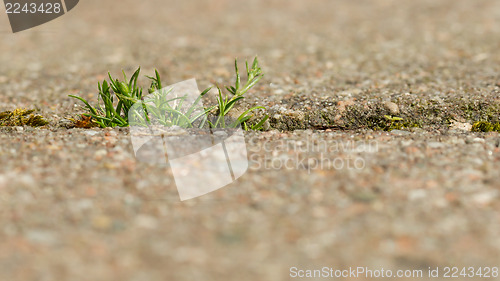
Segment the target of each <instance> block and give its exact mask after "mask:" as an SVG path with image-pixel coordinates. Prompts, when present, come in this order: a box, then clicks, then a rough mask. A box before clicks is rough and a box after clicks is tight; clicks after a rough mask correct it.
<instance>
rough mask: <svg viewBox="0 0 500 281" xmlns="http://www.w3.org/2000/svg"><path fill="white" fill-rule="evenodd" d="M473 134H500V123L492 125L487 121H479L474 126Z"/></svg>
mask: <svg viewBox="0 0 500 281" xmlns="http://www.w3.org/2000/svg"><path fill="white" fill-rule="evenodd" d="M471 131H472V132H493V131H495V132H500V123H498V122H496V123H491V122H487V121H479V122H476V123H474V125H472V129H471Z"/></svg>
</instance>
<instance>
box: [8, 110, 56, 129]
mask: <svg viewBox="0 0 500 281" xmlns="http://www.w3.org/2000/svg"><path fill="white" fill-rule="evenodd" d="M34 111H35V110H34V109H23V108H18V109H15V110H14V111H4V112H1V113H0V126H25V125H27V126H31V127H40V126H44V125H47V124H48V123H49V122H48V121H46V120H45V119H44V118H43V117H42V116H40V115H36V114H33V112H34Z"/></svg>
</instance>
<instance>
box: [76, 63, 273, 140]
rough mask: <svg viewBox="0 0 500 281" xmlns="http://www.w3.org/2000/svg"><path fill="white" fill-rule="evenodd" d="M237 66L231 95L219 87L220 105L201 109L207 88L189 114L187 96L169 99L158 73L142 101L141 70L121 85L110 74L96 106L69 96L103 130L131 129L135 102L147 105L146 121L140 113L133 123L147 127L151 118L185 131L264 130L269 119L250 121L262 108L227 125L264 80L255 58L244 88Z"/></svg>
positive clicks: (208, 89)
mask: <svg viewBox="0 0 500 281" xmlns="http://www.w3.org/2000/svg"><path fill="white" fill-rule="evenodd" d="M234 65H235V73H236V79H235V83H234V85H231V86H226V87H225V89H226V90H227V91H228V92H229V94H223V93H222V90H221V88H219V87H217V90H218V93H219V95H218V97H217V104H214V105H210V106H208V107H204V108H200V107H201V106H200V104H201V103H200V102H201V98H202V97H203V96H204V95H205V94H207V93H208V92H209V91H210V89H211V88H207V89H205V90H204V91H203V92H202V93H201V94H200V96H199V97H198V99H196V101H195V102H194V104H192V105H191V106H190V107H188V109H187V111H186V112H184V110H183V109H184V108H183V107H182V104H183V102H184V101H185V99H186V98H187V96H185V97H176V98H168V97H167V96H168V94H169V90H168V89H164V88H163V87H162V81H161V77H160V74H159V73H158V71H157V70H155V76H154V77H153V76H146V77H147V78H148V79H150V80H151V86H150V87H149V89H148V92H149V93H150V94H152V95H149V96H147V98H146V99H143V95H142V88H140V87H139V86H138V85H137V78H138V77H139V73H140V67H139V68H138V69H137V70H136V71H135V72H134V74H133V75H132V76H131V78H130V79H129V80H127V76H126V75H125V72H123V80H122V81H120V80H118V79H113V77H111V74H109V72H108V77H109V82H108V81H107V80H104V81H103V82H102V83H98V90H99V94H98V103H97V105H96V106H92V105H90V103H89V102H87V101H86V100H85V99H83V98H82V97H79V96H74V95H69V96H70V97H72V98H75V99H78V100H80V101H81V102H83V103H84V105H85V108H86V110H87V113H85V114H84V116H86V117H89V118H91V121H89V122H93V123H95V124H98V125H99V126H100V127H102V128H105V127H116V126H120V127H127V126H129V125H130V123H129V111H130V109H131V108H132V106H133V105H134V104H135V103H136V102H138V101H143V102H144V103H147V105H145V108H144V111H146V115H145V119H146V120H144V118H142V117H141V116H140V115H142V114H141V112H131V113H132V114H131V116H134V118H137V120H134V121H133V122H134V123H138V124H144V125H145V124H148V123H150V120H149V117H154V120H155V122H158V123H160V124H161V125H165V126H173V125H176V126H180V127H185V128H191V127H199V128H201V127H203V126H205V124H208V126H210V127H211V128H234V127H237V126H238V125H241V126H242V127H243V128H244V129H245V130H262V129H263V127H264V123H265V122H266V120H267V119H268V116H267V115H266V116H265V117H264V118H263V119H262V120H261V121H259V122H253V123H252V124H249V123H248V121H249V120H250V119H251V118H252V117H253V115H252V114H251V113H252V112H254V111H256V110H259V109H265V108H264V107H263V106H256V107H252V108H250V109H248V110H246V111H244V112H243V113H242V114H240V115H239V116H238V117H237V118H236V120H233V121H228V118H227V115H228V113H229V112H230V111H231V110H232V109H233V108H234V107H235V106H236V105H237V104H238V103H239V102H241V100H243V99H244V95H245V94H246V93H247V92H248V91H249V90H250V89H252V88H253V87H254V86H255V85H256V84H257V83H258V82H259V81H260V79H262V77H263V76H264V74H263V72H262V69H261V68H260V66H259V61H258V59H257V57H255V59H254V60H253V62H252V64H251V65H249V64H248V61H247V62H246V75H247V81H246V83H245V84H242V81H241V76H240V73H239V69H238V61H237V60H235V64H234ZM144 111H143V112H142V113H144ZM136 113H137V114H136ZM210 114H215V118H213V120H208V118H207V116H208V115H210ZM148 116H149V117H148ZM141 118H142V119H141ZM136 121H137V122H136Z"/></svg>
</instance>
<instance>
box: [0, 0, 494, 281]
mask: <svg viewBox="0 0 500 281" xmlns="http://www.w3.org/2000/svg"><path fill="white" fill-rule="evenodd" d="M0 33H1V34H2V35H1V36H2V44H1V45H0V111H4V110H13V109H15V108H17V107H27V108H37V109H39V111H38V113H40V114H42V115H44V116H45V117H46V118H47V119H48V120H49V121H50V125H48V126H46V127H42V128H36V129H35V128H31V127H3V128H0V140H1V146H0V163H1V166H0V280H148V281H149V280H290V279H293V278H292V277H291V276H290V268H291V267H298V268H302V269H317V268H321V267H323V266H329V267H333V268H339V269H346V268H349V267H357V266H365V267H369V268H370V269H374V270H376V269H382V268H384V269H393V270H398V269H402V270H407V269H415V270H422V271H423V272H424V276H427V274H428V273H427V271H428V270H429V267H430V268H431V269H434V268H436V267H440V269H441V271H440V272H441V275H440V277H443V273H444V270H445V269H444V268H445V267H446V266H457V267H459V268H460V269H462V267H464V266H465V267H474V268H475V269H476V270H477V269H478V268H479V267H493V266H499V265H500V258H499V257H500V240H499V239H500V238H499V237H500V213H499V211H500V203H499V201H498V200H499V197H500V193H499V192H500V190H499V184H498V181H499V179H500V149H499V144H500V137H499V136H498V133H472V132H470V131H469V130H470V128H471V125H472V124H473V123H474V122H476V121H481V120H482V121H489V122H497V121H499V112H500V107H499V104H498V102H499V93H500V85H499V83H500V75H499V70H500V64H499V62H500V55H499V53H498V51H497V50H498V49H499V47H500V37H498V34H500V2H498V1H495V0H477V1H466V0H443V1H430V0H429V1H427V0H424V1H406V0H404V1H396V0H376V1H368V0H361V1H322V0H312V1H299V0H287V1H285V0H273V1H261V0H256V1H222V0H215V1H175V2H174V1H159V0H154V1H130V0H124V1H119V2H111V1H97V0H86V1H81V3H80V4H79V5H78V6H77V7H76V8H74V9H73V10H72V11H71V12H70V13H69V14H67V15H65V16H63V17H61V18H59V19H57V20H54V21H52V22H50V23H47V24H45V25H42V26H39V27H37V28H34V29H32V30H29V31H25V32H22V33H18V34H12V33H11V31H10V27H9V25H8V20H7V17H6V16H3V17H0ZM256 54H257V55H259V59H260V62H261V64H262V67H263V69H264V71H265V73H266V76H265V78H264V79H263V80H262V82H261V83H260V84H259V85H258V86H257V87H256V89H254V90H253V91H252V92H250V93H249V94H248V96H247V98H246V100H245V104H243V106H242V108H245V107H248V106H250V105H263V106H265V107H266V111H265V112H262V113H261V114H264V113H265V114H268V115H269V116H270V122H269V125H270V126H271V128H270V130H269V131H267V132H249V133H247V135H246V141H247V148H248V151H249V159H250V169H249V170H248V172H247V173H246V174H245V175H244V176H243V177H241V178H240V179H238V180H237V181H236V182H235V183H233V184H231V185H229V186H227V187H225V188H223V189H220V190H218V191H216V192H214V193H211V194H209V195H206V196H203V197H200V198H198V199H194V200H190V201H184V202H180V201H179V198H178V194H177V190H176V187H175V183H174V181H173V178H172V175H171V174H170V173H169V172H168V170H166V169H165V168H164V167H161V168H160V167H156V166H154V165H145V164H141V163H138V162H136V161H135V158H134V155H133V151H132V147H131V143H130V136H129V131H128V129H126V128H125V129H99V128H94V129H67V128H64V127H61V126H60V124H61V122H63V120H64V117H72V116H73V117H74V115H75V114H78V113H83V112H84V110H83V109H82V108H81V106H80V105H81V104H80V103H78V102H77V101H76V100H74V99H70V98H68V97H67V95H68V94H78V95H81V96H83V97H85V98H86V99H88V100H91V101H93V102H95V101H96V88H97V87H96V86H97V81H100V80H102V79H105V78H106V74H107V71H110V72H111V73H112V74H113V75H114V76H118V75H120V72H121V70H122V69H124V70H125V71H126V72H127V73H132V71H133V70H135V68H136V67H137V66H139V65H140V66H141V67H142V73H143V74H148V75H151V74H153V73H154V68H157V69H158V70H159V72H160V73H161V74H162V76H163V77H164V80H165V82H166V83H169V84H170V83H176V82H179V81H181V80H184V79H188V78H192V77H195V78H196V79H197V81H198V84H199V86H200V89H202V88H205V87H206V86H209V85H211V84H215V83H216V84H229V83H231V81H232V79H233V77H232V73H233V70H232V67H233V60H234V58H235V57H238V58H240V59H245V58H248V59H251V58H253V56H254V55H256ZM140 83H142V84H143V85H144V86H148V85H146V83H147V79H145V78H144V77H142V78H141V81H140ZM75 104H76V105H75ZM240 109H241V108H240ZM394 117H400V118H402V119H403V120H401V121H397V122H396V121H394V119H392V118H394ZM384 129H388V130H390V129H394V130H392V131H391V132H385V131H382V130H384ZM319 163H321V164H323V165H319ZM341 164H342V165H341ZM483 273H484V270H483ZM490 275H492V274H490ZM492 276H493V275H492ZM474 277H475V278H474V280H478V279H481V278H478V276H477V275H476V276H474ZM346 279H355V278H346ZM358 279H359V280H366V278H363V277H360V278H358ZM394 279H395V280H397V279H401V280H403V279H404V280H412V278H394ZM421 279H422V278H414V280H421ZM440 279H442V278H436V280H440ZM455 279H456V280H466V279H467V280H471V278H468V277H463V276H459V277H458V278H455ZM484 279H485V280H498V278H493V277H492V278H484ZM311 280H319V279H318V278H316V279H314V278H312V279H311Z"/></svg>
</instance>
